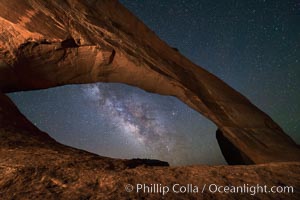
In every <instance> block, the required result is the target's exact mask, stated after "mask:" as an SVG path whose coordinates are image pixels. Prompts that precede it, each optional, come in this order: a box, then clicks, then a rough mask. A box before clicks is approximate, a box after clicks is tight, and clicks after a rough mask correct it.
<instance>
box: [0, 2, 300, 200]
mask: <svg viewBox="0 0 300 200" xmlns="http://www.w3.org/2000/svg"><path fill="white" fill-rule="evenodd" d="M0 26H1V28H0V177H1V179H0V199H72V200H73V199H161V198H163V196H162V194H161V193H158V194H157V193H155V192H154V193H150V194H149V193H143V192H139V193H137V192H136V191H132V192H126V190H125V188H124V187H125V186H126V184H132V185H134V186H135V185H136V184H138V183H140V184H148V186H149V185H151V184H162V185H163V186H169V187H172V184H176V183H178V184H180V185H183V186H187V187H188V184H192V185H194V186H198V187H199V188H200V189H199V190H200V191H198V192H197V193H191V192H186V193H182V194H178V193H175V192H169V193H168V194H166V196H164V198H166V199H241V198H242V199H252V198H253V197H255V198H257V199H300V195H299V188H300V182H299V180H300V177H299V174H300V163H299V160H300V157H299V155H300V151H299V147H298V146H297V145H296V144H295V143H294V142H293V141H292V140H291V139H290V138H289V137H288V136H287V135H286V134H285V133H284V132H283V130H282V129H281V128H280V127H279V126H278V125H277V124H276V123H275V122H274V121H273V120H272V119H271V118H270V117H269V116H267V115H266V114H265V113H263V112H262V111H260V110H259V109H258V108H257V107H255V106H254V105H253V104H251V103H250V102H249V101H248V100H247V99H246V98H245V97H244V96H242V95H241V94H239V93H238V92H236V91H234V90H233V89H232V88H230V87H229V86H228V85H226V84H225V83H224V82H222V81H221V80H220V79H218V78H217V77H215V76H214V75H212V74H210V73H209V72H207V71H205V70H204V69H202V68H201V67H199V66H196V65H195V64H193V63H191V62H190V61H189V60H187V59H186V58H185V57H183V56H182V55H181V54H180V53H179V52H178V50H176V49H174V48H171V47H169V46H168V45H167V44H165V43H164V42H163V41H161V40H160V39H159V38H158V37H157V36H156V35H155V34H154V33H153V32H152V31H151V30H149V29H148V28H147V27H146V26H145V25H144V24H143V23H142V22H140V21H139V20H138V19H137V18H136V17H134V16H133V15H132V14H131V13H130V12H129V11H127V10H126V9H125V8H124V7H123V6H122V5H120V4H119V3H118V2H117V1H116V0H101V1H100V0H99V1H96V0H87V1H77V0H66V1H54V0H53V1H50V0H47V1H40V0H30V1H29V0H27V1H26V0H25V1H17V0H3V1H0ZM92 82H120V83H125V84H129V85H133V86H137V87H140V88H142V89H144V90H146V91H149V92H153V93H159V94H163V95H172V96H176V97H177V98H179V99H180V100H181V101H183V102H184V103H186V104H187V105H189V106H190V107H192V108H193V109H195V110H197V111H198V112H200V113H202V114H203V115H204V116H206V117H207V118H209V119H211V120H212V121H213V122H215V123H216V125H217V126H218V127H219V130H218V132H217V139H218V141H219V144H220V146H221V149H222V152H223V154H224V156H225V158H226V160H227V161H228V163H230V164H259V163H267V164H259V165H249V166H214V167H213V166H190V167H168V163H166V162H162V161H157V160H145V159H133V160H122V159H113V158H107V157H101V156H98V155H95V154H91V153H88V152H85V151H82V150H78V149H74V148H71V147H67V146H64V145H62V144H59V143H58V142H56V141H55V140H53V139H52V138H51V137H50V136H49V135H48V134H46V133H44V132H42V131H40V130H39V129H38V128H36V127H35V126H34V125H33V124H32V123H31V122H30V121H28V120H27V119H26V118H25V117H24V116H23V115H22V114H21V113H20V112H19V111H18V109H17V108H16V106H15V105H14V104H13V103H12V102H11V101H10V100H9V98H8V97H7V96H6V95H4V94H3V93H7V92H13V91H22V90H34V89H41V88H49V87H55V86H61V85H65V84H80V83H92ZM280 161H289V162H280ZM291 161H298V162H291ZM271 162H272V163H271ZM205 184H207V185H209V184H217V185H220V186H226V185H227V186H229V185H233V186H240V185H243V184H248V185H250V186H255V185H257V184H260V185H267V186H268V187H271V186H281V187H284V186H293V187H294V193H293V194H291V193H287V192H282V193H277V194H270V193H259V194H256V195H255V196H252V195H250V193H242V194H241V193H239V194H230V195H229V194H226V193H212V192H209V191H208V190H207V189H206V190H205V191H204V192H203V193H202V191H201V189H202V187H203V185H205ZM127 189H128V188H127Z"/></svg>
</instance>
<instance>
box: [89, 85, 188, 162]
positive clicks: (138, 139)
mask: <svg viewBox="0 0 300 200" xmlns="http://www.w3.org/2000/svg"><path fill="white" fill-rule="evenodd" d="M83 90H84V92H85V93H86V96H87V97H88V98H89V100H91V101H93V102H94V103H95V107H96V108H97V109H99V110H100V111H101V112H102V113H103V115H105V116H103V117H106V118H108V119H109V120H108V121H109V123H110V124H111V125H112V127H113V128H112V130H111V131H112V132H118V134H120V136H121V137H122V136H123V137H125V139H126V143H127V144H128V145H134V146H136V147H138V148H141V149H143V148H144V150H145V151H146V152H151V154H153V155H156V156H158V157H160V158H165V157H169V156H170V155H169V154H170V152H174V151H176V148H177V147H178V146H177V145H178V144H179V141H177V140H176V138H174V137H172V136H174V134H173V133H175V132H176V131H175V130H174V126H172V125H171V124H170V123H172V122H170V121H168V118H169V116H166V115H167V113H166V112H165V111H163V110H159V109H158V106H155V105H154V104H153V102H149V99H147V96H146V95H141V94H139V93H136V92H134V90H133V91H132V92H127V94H126V95H124V94H121V93H120V92H119V90H116V89H115V88H112V87H111V85H109V84H93V85H87V86H84V87H83ZM169 112H170V113H169V115H170V114H171V115H175V114H176V111H170V109H169ZM168 124H169V126H168ZM181 142H183V141H181Z"/></svg>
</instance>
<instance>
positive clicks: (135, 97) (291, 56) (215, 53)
mask: <svg viewBox="0 0 300 200" xmlns="http://www.w3.org/2000/svg"><path fill="white" fill-rule="evenodd" d="M120 2H121V3H122V4H124V5H125V6H126V7H127V8H128V9H129V10H130V11H132V12H133V13H134V14H135V15H136V16H137V17H138V18H140V19H141V20H142V21H143V22H144V23H145V24H146V25H147V26H148V27H150V28H151V29H152V30H153V31H154V32H155V33H156V34H157V35H158V36H159V37H160V38H162V39H163V40H164V41H166V42H167V43H168V44H169V45H170V46H172V47H176V48H177V49H179V51H180V52H181V53H182V54H183V55H185V56H186V57H188V58H189V59H190V60H192V61H193V62H194V63H196V64H198V65H200V66H202V67H204V68H205V69H207V70H208V71H210V72H212V73H213V74H215V75H217V76H218V77H220V78H221V79H223V80H224V81H225V82H227V83H228V84H229V85H230V86H232V87H233V88H235V89H236V90H238V91H239V92H241V93H242V94H244V95H245V96H246V97H247V98H249V99H250V100H251V101H252V102H253V103H254V104H255V105H257V106H258V107H259V108H261V109H262V110H263V111H264V112H266V113H268V114H269V115H270V116H271V117H272V118H273V119H274V120H275V121H276V122H277V123H279V125H280V126H281V127H282V128H283V129H284V130H285V131H286V133H287V134H289V135H290V136H291V137H292V138H293V139H294V140H295V141H296V142H297V143H300V105H299V102H300V90H299V86H300V1H298V0H294V1H292V0H291V1H289V0H280V1H278V0H251V1H241V0H226V1H224V0H222V1H221V0H219V1H213V0H205V1H204V0H164V1H161V0H156V1H155V0H143V1H140V0H121V1H120ZM10 97H12V99H13V100H14V102H15V103H16V104H17V105H18V107H19V108H20V110H21V111H22V112H23V113H24V114H25V115H26V116H27V117H28V118H29V119H30V120H31V121H32V122H33V123H34V124H36V125H37V126H38V127H39V128H40V129H41V130H43V131H46V132H47V133H49V134H50V135H51V136H52V137H54V138H55V139H56V140H57V141H59V142H61V143H63V144H67V145H70V146H73V147H77V148H81V149H85V150H88V151H91V152H95V153H97V154H100V155H104V156H110V157H117V158H136V157H139V158H155V159H160V160H165V161H168V162H169V163H170V164H171V165H191V164H225V161H224V159H223V157H222V155H221V153H220V149H219V147H218V144H217V141H216V139H215V131H216V129H217V128H216V126H215V125H214V124H213V123H212V122H210V121H209V120H207V119H206V118H204V117H203V116H202V115H200V114H199V113H197V112H196V111H194V110H192V109H190V108H189V107H188V106H186V105H185V104H183V103H182V102H180V101H179V100H177V99H176V98H174V97H167V96H160V95H156V94H151V93H147V92H144V91H143V90H141V89H138V88H134V87H130V86H127V85H122V84H104V83H99V84H91V85H72V86H64V87H58V88H52V89H48V90H41V91H31V92H19V93H14V94H10Z"/></svg>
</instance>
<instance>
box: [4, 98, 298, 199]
mask: <svg viewBox="0 0 300 200" xmlns="http://www.w3.org/2000/svg"><path fill="white" fill-rule="evenodd" d="M0 110H1V112H0V119H1V121H0V122H1V123H0V177H1V179H0V199H1V200H11V199H41V200H45V199H47V200H48V199H53V200H58V199H64V200H69V199H70V200H81V199H97V200H105V199H110V200H114V199H163V198H164V199H171V200H173V199H253V198H255V199H295V200H297V199H299V198H300V193H299V189H300V182H299V180H300V177H299V174H300V163H299V162H288V163H283V162H277V163H269V164H261V165H244V166H189V167H167V165H168V164H167V163H165V162H161V161H156V160H154V161H151V160H143V159H133V160H121V159H113V158H107V157H101V156H98V155H95V154H91V153H88V152H85V151H82V150H78V149H74V148H71V147H67V146H64V145H62V144H59V143H57V142H56V141H55V140H53V139H51V138H50V137H49V136H48V135H47V134H46V133H43V132H41V131H40V130H39V129H38V128H36V127H35V126H34V125H33V124H31V123H30V122H29V121H28V120H26V119H25V118H24V116H23V115H22V114H21V113H20V112H19V111H18V109H17V108H16V107H15V106H14V105H13V103H12V102H11V101H10V100H9V99H8V98H7V97H6V96H5V95H0ZM127 184H131V185H133V186H134V188H133V189H134V191H132V192H127V191H126V190H125V187H126V186H127ZM137 184H146V185H147V186H151V184H161V185H162V186H164V187H165V186H167V187H169V188H170V190H172V187H173V185H175V184H180V186H184V187H186V188H190V187H192V186H191V185H193V187H192V188H195V186H196V187H197V188H198V192H197V191H195V192H191V190H190V191H189V192H188V191H187V192H184V193H176V192H173V191H170V192H168V193H167V194H165V195H163V194H162V193H161V192H152V193H151V192H149V193H147V192H145V193H144V192H142V191H139V192H137V191H136V185H137ZM205 184H206V185H207V186H206V189H205V191H204V192H203V193H202V187H203V186H204V185H205ZM211 184H216V185H219V186H229V185H233V186H243V185H244V184H245V185H247V184H248V186H252V187H254V186H256V185H257V184H259V185H261V186H264V185H267V187H268V189H270V188H271V187H272V186H280V187H282V188H283V187H285V186H292V187H293V193H292V190H290V192H289V193H288V192H287V191H286V192H282V193H275V194H270V193H264V192H260V193H257V194H255V195H254V193H253V192H252V193H251V192H248V193H237V194H227V193H218V192H214V186H212V187H211V191H209V185H211ZM178 189H179V188H178V186H176V187H175V190H176V191H177V190H178Z"/></svg>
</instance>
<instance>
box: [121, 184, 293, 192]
mask: <svg viewBox="0 0 300 200" xmlns="http://www.w3.org/2000/svg"><path fill="white" fill-rule="evenodd" d="M125 190H126V191H127V192H136V193H149V194H162V195H166V194H168V193H170V192H172V193H181V194H182V193H195V194H197V193H204V192H209V193H228V194H230V193H244V194H249V195H255V194H258V193H270V194H272V193H294V187H293V186H267V185H260V184H256V185H250V184H242V185H236V186H234V185H227V186H224V185H218V184H214V183H212V184H204V185H202V186H198V185H193V184H186V185H181V184H178V183H176V184H173V185H163V184H142V183H138V184H135V185H131V184H127V185H125Z"/></svg>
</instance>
